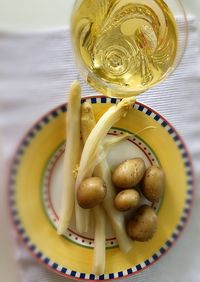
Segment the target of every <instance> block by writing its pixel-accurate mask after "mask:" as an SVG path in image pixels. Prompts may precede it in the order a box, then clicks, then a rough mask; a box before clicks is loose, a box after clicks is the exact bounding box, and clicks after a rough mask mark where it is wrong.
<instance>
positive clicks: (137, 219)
mask: <svg viewBox="0 0 200 282" xmlns="http://www.w3.org/2000/svg"><path fill="white" fill-rule="evenodd" d="M157 223H158V219H157V215H156V213H155V211H154V210H153V208H151V207H149V206H147V205H144V206H141V207H140V208H139V209H138V210H137V212H136V214H135V216H134V217H133V219H131V220H130V221H129V222H128V224H127V233H128V235H129V236H130V237H131V238H132V239H133V240H136V241H140V242H145V241H149V240H150V239H152V237H153V235H154V234H155V232H156V229H157Z"/></svg>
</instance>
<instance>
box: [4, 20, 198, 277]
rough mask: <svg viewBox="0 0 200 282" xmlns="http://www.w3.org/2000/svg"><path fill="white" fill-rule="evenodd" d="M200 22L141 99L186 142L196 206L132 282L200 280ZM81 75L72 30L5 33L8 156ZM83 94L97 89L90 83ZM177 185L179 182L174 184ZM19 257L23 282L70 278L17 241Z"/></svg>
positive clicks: (5, 144)
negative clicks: (169, 69) (167, 72)
mask: <svg viewBox="0 0 200 282" xmlns="http://www.w3.org/2000/svg"><path fill="white" fill-rule="evenodd" d="M197 46H198V45H197V32H196V24H195V20H194V18H193V17H190V20H189V40H188V47H187V50H186V53H185V56H184V58H183V61H182V63H181V64H180V66H179V67H178V69H177V70H176V71H175V73H174V74H173V75H172V76H171V77H170V78H169V79H168V80H167V81H165V82H164V83H162V84H160V85H159V86H157V87H155V88H154V89H152V90H150V91H148V92H147V93H145V94H143V95H141V97H139V98H138V100H139V101H142V102H144V103H146V104H148V105H149V106H151V107H152V108H154V109H155V110H156V111H158V112H159V113H160V114H162V115H163V116H164V117H166V118H167V119H168V120H169V121H170V122H171V123H172V124H173V125H174V126H175V127H176V129H177V130H178V131H179V132H180V133H181V135H182V136H183V137H184V140H185V141H186V143H187V145H188V147H189V149H190V152H191V154H192V157H193V161H194V164H195V169H196V182H197V192H196V200H195V206H194V211H193V214H192V217H191V220H190V222H189V225H188V227H187V228H186V231H185V232H184V234H183V235H182V237H181V239H180V240H179V241H178V243H177V244H176V246H175V247H174V248H173V249H172V250H171V251H170V252H169V253H168V254H167V255H165V256H164V257H163V258H162V259H161V260H160V261H159V262H158V263H156V264H155V265H154V266H152V267H151V268H150V269H149V270H146V271H144V272H142V273H141V274H139V275H137V276H134V278H133V277H132V278H130V280H129V281H136V282H139V281H143V282H144V281H148V282H151V281H154V282H161V281H162V282H198V281H200V268H199V261H200V241H199V234H200V222H199V219H198V216H199V214H200V191H199V189H200V187H199V183H200V141H199V140H200V125H199V121H200V110H199V109H200V94H199V92H200V62H199V53H198V48H197ZM77 77H78V74H77V69H76V67H75V64H74V58H73V52H72V48H71V44H70V35H69V31H67V30H65V29H58V30H54V31H46V32H45V31H44V32H40V33H32V34H16V33H15V34H11V33H10V34H8V33H3V32H1V33H0V107H1V108H0V128H1V129H2V132H3V151H4V155H5V159H6V160H7V161H8V160H9V158H10V157H11V155H12V153H13V151H14V148H15V147H16V144H17V143H18V141H19V140H20V138H21V136H22V135H23V134H24V132H25V131H26V130H27V129H28V128H29V127H30V126H31V124H32V123H33V122H34V121H35V120H37V119H38V118H39V117H40V116H41V115H43V114H44V113H45V112H47V111H48V110H50V109H51V108H53V107H55V106H57V105H59V104H61V103H63V102H65V100H66V93H67V90H68V88H69V85H70V84H71V82H72V81H73V80H74V79H76V78H77ZM82 85H83V89H84V90H83V94H84V95H86V94H87V95H88V94H94V93H95V91H94V90H92V89H90V88H89V87H88V86H87V85H86V84H85V83H83V82H82ZM174 189H177V193H178V187H174ZM16 258H17V260H18V261H19V262H20V265H21V281H23V282H37V281H42V282H57V281H61V282H62V281H63V282H64V281H68V280H67V279H65V278H62V277H59V276H58V275H56V274H53V273H51V272H50V271H49V270H46V269H44V268H43V267H41V266H40V265H38V264H37V263H36V262H35V260H34V259H32V258H31V257H30V256H29V254H28V253H27V252H26V251H25V250H24V249H23V247H21V246H20V245H19V244H18V245H17V252H16Z"/></svg>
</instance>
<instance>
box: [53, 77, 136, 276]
mask: <svg viewBox="0 0 200 282" xmlns="http://www.w3.org/2000/svg"><path fill="white" fill-rule="evenodd" d="M134 103H135V97H132V98H125V99H123V100H122V101H121V102H119V103H118V104H116V105H114V106H112V107H110V108H109V109H108V110H107V111H106V112H105V113H104V114H103V116H102V117H101V118H100V119H99V121H97V123H96V120H95V117H94V113H93V108H92V105H91V104H90V103H87V102H86V103H84V104H83V105H82V106H81V87H80V84H79V82H78V81H76V82H74V83H73V84H72V86H71V89H70V96H69V101H68V110H67V119H66V126H67V142H66V149H65V156H64V187H63V194H62V203H61V211H60V219H59V225H58V230H57V232H58V234H59V235H62V234H65V232H66V230H67V228H68V227H69V224H70V221H71V218H72V215H73V212H74V210H75V219H76V228H77V231H78V232H80V233H85V232H88V230H89V225H90V218H91V217H90V214H91V213H92V215H93V218H94V223H95V231H94V259H93V273H95V274H96V275H100V274H103V273H104V272H105V239H106V234H105V231H106V230H105V224H106V217H108V219H109V221H110V224H111V226H112V228H113V230H114V233H115V236H116V238H117V241H118V244H119V248H120V250H121V251H122V252H128V251H129V250H130V249H131V248H132V246H133V243H132V240H131V239H130V238H129V236H128V235H127V232H126V228H125V219H124V214H123V213H121V212H120V211H118V210H117V209H116V208H115V206H114V203H113V199H114V197H115V195H116V192H115V188H114V186H113V183H112V180H111V172H110V168H109V165H108V162H107V160H106V148H107V147H109V146H110V145H112V144H113V143H117V142H119V141H121V140H123V139H124V138H127V135H126V134H124V136H120V137H115V138H111V139H110V140H109V141H108V140H107V141H106V135H107V133H108V132H109V130H110V128H111V127H112V126H113V125H114V124H115V123H116V122H118V121H119V120H120V119H122V118H124V117H125V116H126V114H127V113H128V111H129V110H130V109H131V108H132V107H133V105H134ZM81 137H82V138H81ZM82 142H83V144H81V143H82ZM82 147H83V149H82ZM92 176H93V177H98V178H100V179H102V180H103V181H104V183H105V186H106V194H105V197H104V199H103V201H102V203H101V204H99V205H96V206H95V207H94V208H92V209H84V208H82V207H81V206H80V205H79V203H78V200H77V192H78V189H79V187H80V185H81V183H82V182H83V181H84V180H85V179H87V178H90V177H92Z"/></svg>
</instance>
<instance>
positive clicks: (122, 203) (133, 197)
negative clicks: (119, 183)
mask: <svg viewBox="0 0 200 282" xmlns="http://www.w3.org/2000/svg"><path fill="white" fill-rule="evenodd" d="M139 202H140V194H139V193H138V191H136V190H132V189H128V190H123V191H121V192H120V193H119V194H117V196H116V197H115V199H114V205H115V207H116V209H117V210H119V211H128V210H130V209H133V208H136V207H137V206H138V205H139Z"/></svg>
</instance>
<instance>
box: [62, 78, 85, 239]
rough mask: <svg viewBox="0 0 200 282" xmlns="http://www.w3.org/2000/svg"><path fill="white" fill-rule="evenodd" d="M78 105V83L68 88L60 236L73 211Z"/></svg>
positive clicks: (77, 161) (78, 121)
mask: <svg viewBox="0 0 200 282" xmlns="http://www.w3.org/2000/svg"><path fill="white" fill-rule="evenodd" d="M80 105H81V87H80V83H79V82H78V81H75V82H73V84H72V85H71V88H70V95H69V102H68V109H67V115H66V117H67V118H66V126H67V142H66V148H65V155H64V178H63V179H64V185H63V191H62V201H61V210H60V219H59V223H58V230H57V233H58V234H59V235H62V234H64V233H65V232H66V230H67V228H68V227H69V224H70V221H71V217H72V214H73V210H74V202H75V181H76V173H75V172H76V170H77V166H78V165H79V162H80V147H81V146H80Z"/></svg>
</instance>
